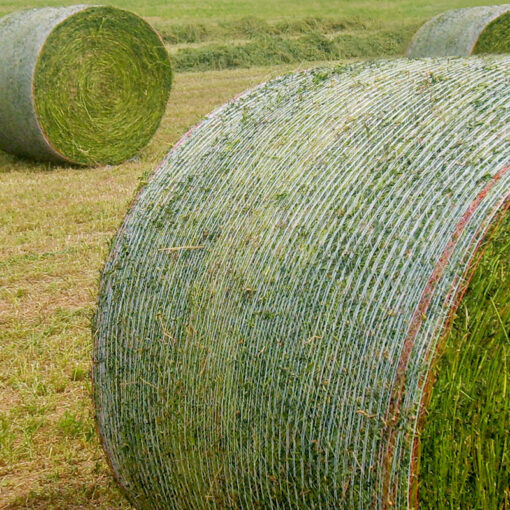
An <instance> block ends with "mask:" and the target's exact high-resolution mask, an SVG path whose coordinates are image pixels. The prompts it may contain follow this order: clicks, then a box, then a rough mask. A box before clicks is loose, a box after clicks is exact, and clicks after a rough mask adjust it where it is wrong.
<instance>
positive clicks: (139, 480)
mask: <svg viewBox="0 0 510 510" xmlns="http://www.w3.org/2000/svg"><path fill="white" fill-rule="evenodd" d="M509 62H510V58H509V57H486V58H470V59H465V60H461V59H453V60H446V59H438V60H433V59H427V60H424V61H420V60H398V61H393V62H373V63H368V64H367V63H365V64H354V65H349V66H345V67H339V68H336V69H334V70H327V69H319V70H314V71H309V72H304V73H298V74H294V75H289V76H285V77H282V78H280V79H277V80H274V81H271V82H269V83H267V84H264V85H263V86H260V87H258V88H256V89H254V90H253V91H250V92H248V93H246V94H244V95H243V96H241V97H240V98H239V99H238V100H236V101H235V102H233V103H231V104H228V105H226V106H224V107H222V108H221V109H219V110H218V111H216V112H215V113H213V114H212V115H211V116H210V117H208V118H207V119H206V120H205V121H204V122H203V123H202V124H201V125H200V126H199V127H197V128H196V129H194V130H193V131H192V132H191V133H190V134H188V135H187V136H186V138H185V139H184V141H183V142H182V143H180V144H178V145H177V146H176V147H175V148H174V149H173V150H172V151H171V152H170V153H169V155H168V156H167V158H166V159H165V161H164V162H163V164H162V165H161V167H160V168H159V170H158V171H157V172H156V173H155V174H154V176H153V177H152V179H151V180H150V182H149V184H148V185H147V186H146V187H145V188H144V189H143V190H142V191H141V192H140V194H139V195H138V197H137V199H136V200H135V202H134V204H133V206H132V208H131V209H130V211H129V213H128V215H127V216H126V219H125V221H124V223H123V225H122V227H121V229H120V231H119V233H118V235H117V237H116V240H115V242H114V245H113V248H112V252H111V254H110V257H109V259H108V261H107V263H106V266H105V270H104V274H103V278H102V283H101V292H100V299H99V306H98V312H97V315H96V321H95V331H94V336H95V351H94V394H95V402H96V410H97V419H98V426H99V430H100V434H101V437H102V441H103V445H104V448H105V451H106V452H107V456H108V459H109V461H110V463H111V465H112V467H113V469H114V472H115V473H116V476H117V478H118V480H119V482H120V483H121V485H122V486H123V487H124V489H125V491H126V493H127V495H128V497H129V498H130V500H131V501H132V502H133V504H134V505H135V506H136V507H137V508H143V509H154V508H161V509H163V508H173V507H176V508H209V507H211V506H212V507H217V508H303V509H304V508H331V506H333V505H336V506H338V505H343V506H344V507H345V508H353V509H354V508H390V507H395V508H407V507H408V506H409V504H410V501H411V498H412V495H413V490H414V487H415V484H416V483H419V481H418V482H417V481H416V480H415V478H416V477H415V475H416V468H415V466H416V459H415V454H416V452H417V451H418V450H417V449H416V445H415V442H416V440H417V437H418V435H417V434H418V433H419V432H420V430H421V422H420V416H421V414H420V413H421V412H422V409H421V408H420V404H421V403H422V402H423V395H424V392H425V386H426V382H427V381H428V380H429V379H428V376H429V374H430V372H431V370H432V365H433V359H432V358H433V357H432V356H431V353H433V352H435V351H436V346H437V345H438V344H439V343H440V338H442V336H443V335H444V333H445V327H447V325H448V323H449V321H450V319H451V317H452V313H454V312H453V311H454V309H455V308H456V304H457V300H459V299H460V298H459V296H460V295H461V291H462V289H464V288H465V285H466V281H467V280H468V278H467V276H466V275H468V274H470V269H471V268H472V265H473V260H475V258H476V255H477V253H478V252H479V250H480V247H481V245H482V243H484V242H485V240H486V239H487V235H488V233H489V232H491V229H492V227H493V225H494V222H495V221H496V220H497V219H498V218H499V217H500V215H501V214H502V211H503V208H504V207H506V206H505V204H506V203H507V200H508V197H509V190H510V172H508V171H506V169H507V168H508V158H509V154H510V151H509V149H510V137H509V135H510V132H509V123H508V121H509V108H508V83H509V81H508V78H509V72H510V68H509V66H508V64H509ZM172 247H177V248H181V247H200V248H201V249H193V250H184V249H179V250H175V251H173V252H171V256H169V254H168V253H167V252H166V251H165V250H167V249H168V248H172ZM202 247H203V248H202ZM505 249H507V248H505ZM506 253H507V252H506ZM440 375H441V374H440ZM498 410H499V408H498V409H494V410H493V411H492V412H496V411H498ZM425 446H427V445H425ZM478 446H479V445H478ZM429 450H430V448H428V447H427V448H424V450H423V451H429ZM420 465H424V466H427V465H428V464H426V463H423V462H422V463H420ZM504 472H505V471H504V470H503V471H502V473H503V474H502V475H501V476H504ZM429 480H430V477H429ZM503 482H504V480H503ZM499 497H501V494H500V495H499Z"/></svg>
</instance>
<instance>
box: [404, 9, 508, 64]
mask: <svg viewBox="0 0 510 510" xmlns="http://www.w3.org/2000/svg"><path fill="white" fill-rule="evenodd" d="M479 53H510V4H506V5H493V6H485V7H468V8H465V9H457V10H453V11H447V12H444V13H442V14H438V15H437V16H435V17H434V18H432V19H431V20H429V21H428V22H427V23H425V24H424V25H423V26H422V27H421V28H420V29H419V30H418V31H417V32H416V34H415V36H414V37H413V39H412V41H411V43H410V44H409V47H408V49H407V56H408V57H412V58H421V57H448V56H454V57H465V56H468V55H472V54H479Z"/></svg>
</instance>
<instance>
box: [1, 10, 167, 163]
mask: <svg viewBox="0 0 510 510" xmlns="http://www.w3.org/2000/svg"><path fill="white" fill-rule="evenodd" d="M0 68H1V69H2V70H3V72H2V73H1V74H0V149H2V150H5V151H6V152H10V153H13V154H17V155H20V156H24V157H28V158H32V159H36V160H47V161H53V162H59V163H72V164H78V165H101V164H117V163H120V162H122V161H125V160H127V159H129V158H131V157H133V156H135V155H136V154H137V153H138V152H139V151H140V150H141V149H142V148H143V147H144V146H145V145H147V143H148V142H149V141H150V139H151V138H152V136H153V135H154V133H155V131H156V129H157V128H158V126H159V124H160V122H161V119H162V117H163V114H164V112H165V108H166V104H167V101H168V97H169V94H170V89H171V85H172V69H171V64H170V60H169V57H168V54H167V51H166V49H165V47H164V45H163V42H162V40H161V38H160V37H159V35H158V34H157V33H156V32H155V31H154V29H153V28H152V27H151V26H150V25H149V24H148V23H147V22H145V21H144V20H143V19H141V18H140V17H138V16H136V15H135V14H133V13H130V12H128V11H124V10H121V9H116V8H113V7H104V6H87V5H76V6H71V7H59V8H53V7H46V8H41V9H29V10H26V11H19V12H15V13H13V14H10V15H8V16H6V17H5V18H3V19H0Z"/></svg>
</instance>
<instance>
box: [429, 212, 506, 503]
mask: <svg viewBox="0 0 510 510" xmlns="http://www.w3.org/2000/svg"><path fill="white" fill-rule="evenodd" d="M509 334H510V214H507V215H506V217H505V219H504V220H503V222H502V224H501V225H500V226H499V227H498V228H497V230H496V232H495V233H494V234H493V236H492V237H491V239H490V241H489V242H488V243H487V246H486V248H485V252H484V254H483V257H482V259H481V261H480V264H479V266H478V267H477V269H476V271H475V273H474V275H473V278H472V280H471V282H470V285H469V288H468V291H467V294H466V296H465V298H464V300H463V302H462V304H461V306H460V308H459V310H458V312H457V314H456V317H455V319H454V322H453V326H452V329H451V332H450V334H449V337H448V339H447V341H446V344H445V347H444V353H443V356H442V357H441V359H440V360H439V362H438V365H437V369H436V373H437V376H436V377H437V381H436V383H435V385H434V387H433V390H432V394H431V400H430V405H429V406H428V409H427V419H426V422H425V427H424V430H423V434H422V436H421V448H422V452H421V459H420V464H421V468H420V475H419V480H420V481H419V500H420V505H419V507H420V508H431V509H432V508H434V509H436V508H452V509H453V508H463V509H469V508H473V509H474V508H484V509H494V510H496V509H507V508H509V507H510V440H509V430H510V338H509Z"/></svg>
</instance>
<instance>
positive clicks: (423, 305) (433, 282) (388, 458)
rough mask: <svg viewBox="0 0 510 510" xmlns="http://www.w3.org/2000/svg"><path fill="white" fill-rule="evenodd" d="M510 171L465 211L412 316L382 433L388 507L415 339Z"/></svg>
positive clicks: (496, 178) (392, 495)
mask: <svg viewBox="0 0 510 510" xmlns="http://www.w3.org/2000/svg"><path fill="white" fill-rule="evenodd" d="M509 170H510V166H506V167H503V168H502V169H501V170H500V171H499V172H498V173H497V174H496V175H494V177H493V178H492V179H491V180H490V181H489V182H487V184H486V185H485V187H484V188H483V189H482V191H481V192H480V193H479V194H478V196H477V197H476V198H475V199H474V200H473V202H472V203H471V205H470V206H469V207H468V209H467V210H466V212H465V213H464V214H463V216H462V218H461V219H460V221H459V222H458V223H457V226H456V227H455V230H454V231H453V234H452V236H451V238H450V240H449V241H448V244H447V245H446V247H445V249H444V251H443V253H442V254H441V257H440V258H439V261H438V262H437V264H436V266H435V268H434V271H433V272H432V275H431V276H430V278H429V280H428V282H427V284H426V286H425V289H424V290H423V293H422V295H421V298H420V301H419V303H418V307H417V308H416V310H415V312H414V314H413V317H412V319H411V323H410V325H409V331H408V333H407V336H406V338H405V340H404V345H403V347H402V351H401V353H400V358H399V362H398V365H397V373H396V376H395V380H394V383H393V391H392V396H391V400H390V404H389V406H388V410H387V412H386V416H385V422H384V423H385V430H384V432H383V436H382V452H383V462H384V465H383V474H382V478H383V480H382V483H383V487H382V490H383V493H382V496H383V501H382V508H383V509H384V510H387V509H388V508H391V507H392V506H394V503H395V496H396V491H397V486H396V484H394V486H393V487H390V485H391V466H392V464H393V457H394V453H395V441H396V436H397V428H396V425H397V423H398V421H399V418H400V412H401V407H402V399H403V396H404V386H405V382H406V371H407V367H408V364H409V359H410V357H411V352H412V350H413V348H414V344H415V340H416V337H417V335H418V331H419V330H420V328H421V326H422V324H423V321H424V320H425V318H426V312H427V310H428V308H429V306H430V303H431V301H432V297H433V295H434V292H435V290H436V288H437V285H438V283H439V281H440V280H441V278H442V276H443V275H444V272H445V269H446V267H447V266H448V263H449V261H450V259H451V257H452V254H453V252H454V251H455V247H456V246H457V243H458V241H459V239H460V237H461V236H462V234H463V232H464V230H465V228H466V225H467V224H468V223H469V221H470V220H471V218H472V217H473V215H474V213H475V212H476V210H477V209H478V207H479V206H480V204H481V203H482V202H483V200H484V199H485V197H486V196H487V195H488V193H489V192H490V190H491V189H492V188H493V187H494V185H495V184H496V183H497V182H498V181H499V180H500V179H501V178H502V177H503V175H504V174H506V172H508V171H509Z"/></svg>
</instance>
